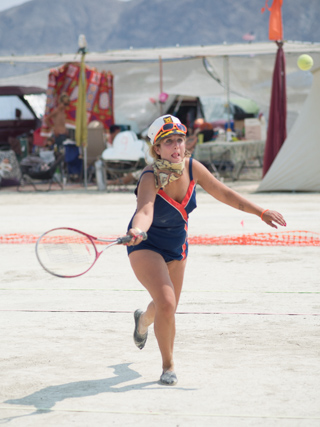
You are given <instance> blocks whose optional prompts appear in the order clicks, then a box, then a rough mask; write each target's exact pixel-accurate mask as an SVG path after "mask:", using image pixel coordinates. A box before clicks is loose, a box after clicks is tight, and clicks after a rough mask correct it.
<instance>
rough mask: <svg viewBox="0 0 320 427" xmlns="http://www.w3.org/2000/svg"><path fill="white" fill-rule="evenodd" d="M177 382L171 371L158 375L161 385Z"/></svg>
mask: <svg viewBox="0 0 320 427" xmlns="http://www.w3.org/2000/svg"><path fill="white" fill-rule="evenodd" d="M177 382H178V378H177V376H176V374H175V373H174V372H173V371H166V372H162V375H161V377H160V383H161V384H162V385H176V384H177Z"/></svg>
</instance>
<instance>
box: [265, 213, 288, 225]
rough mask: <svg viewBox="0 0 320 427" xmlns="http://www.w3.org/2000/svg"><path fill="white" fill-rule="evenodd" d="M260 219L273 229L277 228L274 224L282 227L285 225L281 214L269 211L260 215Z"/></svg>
mask: <svg viewBox="0 0 320 427" xmlns="http://www.w3.org/2000/svg"><path fill="white" fill-rule="evenodd" d="M261 219H262V221H264V222H265V223H266V224H268V225H270V227H273V228H278V227H277V226H276V224H279V225H282V226H283V227H285V226H286V225H287V223H286V221H285V220H284V218H283V216H282V215H281V213H279V212H277V211H272V210H269V209H268V210H266V211H264V212H263V213H262V215H261Z"/></svg>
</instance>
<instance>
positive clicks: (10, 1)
mask: <svg viewBox="0 0 320 427" xmlns="http://www.w3.org/2000/svg"><path fill="white" fill-rule="evenodd" d="M22 3H26V0H0V12H2V11H3V10H6V9H10V7H14V6H18V5H19V4H22Z"/></svg>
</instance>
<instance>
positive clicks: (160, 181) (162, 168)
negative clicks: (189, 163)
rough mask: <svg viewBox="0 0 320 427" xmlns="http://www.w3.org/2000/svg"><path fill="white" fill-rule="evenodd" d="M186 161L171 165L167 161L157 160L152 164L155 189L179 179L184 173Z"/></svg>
mask: <svg viewBox="0 0 320 427" xmlns="http://www.w3.org/2000/svg"><path fill="white" fill-rule="evenodd" d="M185 162H186V159H183V160H182V162H180V163H171V162H169V161H168V160H163V159H158V160H156V161H155V162H154V163H153V171H154V179H155V184H156V188H163V187H165V186H166V185H168V184H170V182H173V181H175V180H176V179H179V178H180V177H181V175H182V173H183V171H184V166H185Z"/></svg>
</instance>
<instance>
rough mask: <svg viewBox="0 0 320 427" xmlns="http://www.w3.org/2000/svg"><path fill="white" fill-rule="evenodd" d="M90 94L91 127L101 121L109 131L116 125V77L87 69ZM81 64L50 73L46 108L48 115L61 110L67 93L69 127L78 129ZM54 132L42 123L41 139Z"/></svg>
mask: <svg viewBox="0 0 320 427" xmlns="http://www.w3.org/2000/svg"><path fill="white" fill-rule="evenodd" d="M85 71H86V82H87V94H86V110H87V120H88V123H90V122H92V121H94V120H98V121H99V122H101V123H102V124H103V126H104V128H105V129H106V130H107V129H109V128H110V126H111V125H112V124H114V114H113V75H112V73H111V72H109V71H108V72H105V71H102V72H101V73H100V72H98V71H97V70H96V69H94V68H90V67H88V66H86V67H85ZM79 73H80V63H67V64H64V65H62V66H61V67H60V68H55V69H52V70H51V71H50V73H49V80H48V89H47V104H46V111H45V115H48V114H49V113H50V112H51V111H52V110H53V109H54V108H56V107H57V106H58V101H59V97H60V95H61V94H62V93H64V92H65V93H67V95H68V96H69V98H70V104H69V106H68V107H67V108H66V126H67V127H68V128H73V129H74V128H75V126H76V108H77V100H78V89H79V88H78V83H79ZM51 134H52V129H50V128H48V127H47V125H46V124H45V121H43V126H42V128H41V135H51Z"/></svg>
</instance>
